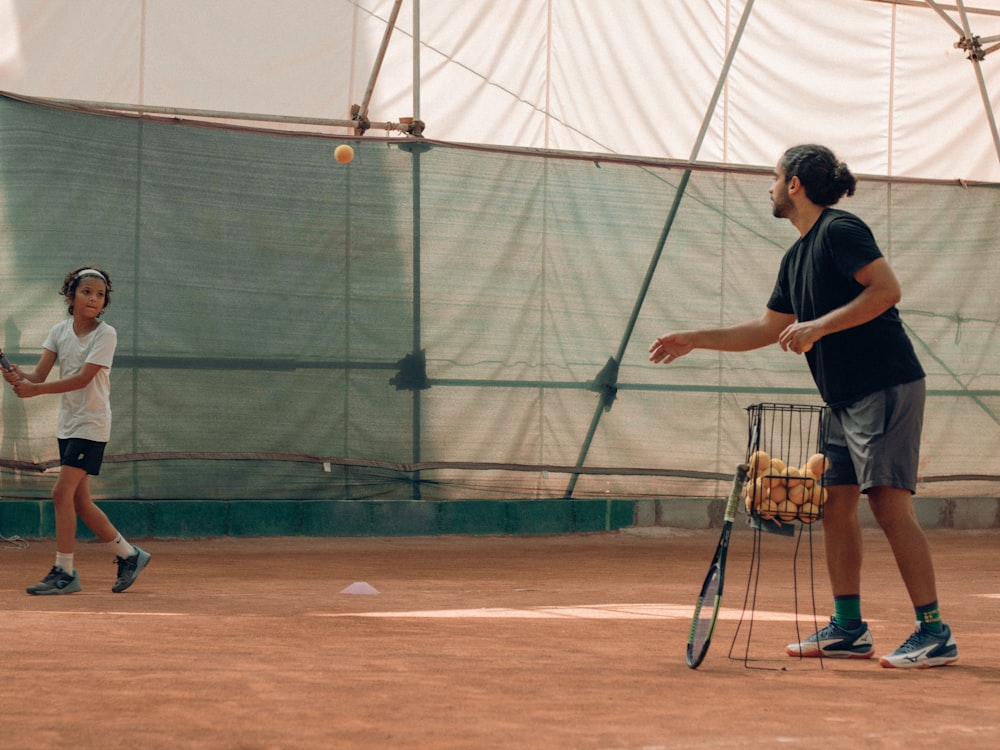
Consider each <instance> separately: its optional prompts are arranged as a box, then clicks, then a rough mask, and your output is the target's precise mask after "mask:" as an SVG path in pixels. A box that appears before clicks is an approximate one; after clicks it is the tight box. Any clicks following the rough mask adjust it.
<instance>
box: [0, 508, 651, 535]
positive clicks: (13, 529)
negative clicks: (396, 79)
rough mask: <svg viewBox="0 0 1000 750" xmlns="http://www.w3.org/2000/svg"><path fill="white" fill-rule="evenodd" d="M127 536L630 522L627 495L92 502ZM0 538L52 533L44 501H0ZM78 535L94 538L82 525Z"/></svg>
mask: <svg viewBox="0 0 1000 750" xmlns="http://www.w3.org/2000/svg"><path fill="white" fill-rule="evenodd" d="M98 504H99V505H100V507H101V508H102V509H103V510H104V512H105V513H107V514H108V517H109V518H110V519H111V521H112V523H114V524H115V526H116V527H118V529H119V530H121V532H122V533H123V534H124V535H125V536H126V537H128V538H130V539H197V538H206V537H218V536H234V537H246V536H258V537H259V536H317V537H324V536H329V537H368V536H372V537H376V536H378V537H385V536H436V535H443V534H467V535H480V536H494V535H530V534H574V533H586V532H599V531H615V530H618V529H621V528H625V527H628V526H632V525H634V523H635V506H636V504H635V502H634V501H632V500H507V501H503V500H462V501H450V502H422V501H405V500H386V501H348V500H330V501H322V500H301V501H294V500H291V501H290V500H232V501H226V500H132V501H125V500H113V501H103V502H99V503H98ZM0 535H3V536H5V537H13V536H20V537H22V538H24V539H46V538H53V537H54V536H55V521H54V516H53V512H52V503H51V502H49V501H48V500H44V501H43V500H26V501H20V500H3V501H0ZM78 537H79V538H80V539H93V534H91V533H90V531H89V530H88V529H87V528H86V527H84V526H83V525H82V524H81V525H80V526H79V528H78Z"/></svg>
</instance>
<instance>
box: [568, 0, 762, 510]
mask: <svg viewBox="0 0 1000 750" xmlns="http://www.w3.org/2000/svg"><path fill="white" fill-rule="evenodd" d="M753 4H754V0H747V4H746V6H745V7H744V8H743V15H742V16H741V17H740V22H739V25H738V26H737V28H736V34H735V35H734V37H733V41H732V44H730V45H729V52H728V53H727V55H726V60H725V63H724V64H723V66H722V71H721V72H720V73H719V80H718V82H717V83H716V84H715V91H714V92H713V93H712V99H711V101H710V102H709V104H708V108H707V109H706V111H705V117H704V119H703V120H702V123H701V129H700V130H699V131H698V136H697V138H696V139H695V143H694V147H693V148H692V149H691V157H690V159H689V160H688V161H690V162H693V161H695V160H696V159H697V157H698V153H699V151H701V146H702V143H704V141H705V136H706V135H707V134H708V128H709V125H710V124H711V122H712V116H713V115H714V113H715V107H716V105H717V104H718V103H719V98H720V97H721V96H722V90H723V88H724V87H725V84H726V79H727V78H728V77H729V69H730V68H731V67H732V65H733V60H734V59H735V57H736V51H737V49H738V48H739V45H740V41H741V40H742V38H743V33H744V31H745V30H746V26H747V22H748V21H749V20H750V12H751V10H752V9H753ZM692 171H693V170H692V169H690V168H688V169H685V170H684V174H683V175H682V176H681V179H680V182H679V183H678V185H677V191H676V192H675V193H674V201H673V205H671V207H670V212H669V213H668V214H667V220H666V222H665V223H664V225H663V231H662V232H661V233H660V239H659V241H658V242H657V244H656V249H655V250H654V251H653V257H652V258H651V259H650V262H649V268H648V269H647V270H646V276H645V278H644V279H643V282H642V286H641V287H640V289H639V294H638V296H637V297H636V300H635V304H634V305H633V306H632V314H631V315H630V316H629V319H628V324H627V325H626V326H625V332H624V334H623V335H622V339H621V342H620V343H619V345H618V351H617V353H616V354H615V356H614V357H612V358H611V359H609V360H608V362H607V364H605V366H604V368H603V369H602V370H601V372H600V373H599V374H598V376H597V377H596V378H595V380H594V383H593V384H592V386H591V388H592V389H593V390H597V391H598V392H600V394H601V396H600V399H599V401H598V404H597V408H596V409H595V410H594V416H593V418H592V419H591V421H590V428H589V429H588V430H587V436H586V437H585V438H584V441H583V446H582V447H581V448H580V455H579V456H578V457H577V460H576V466H578V467H579V466H583V465H584V463H585V462H586V459H587V453H588V452H589V451H590V445H591V443H592V442H593V440H594V434H595V433H596V432H597V426H598V424H600V421H601V415H602V414H603V413H604V412H606V411H608V410H609V409H610V408H611V404H612V402H613V401H614V399H615V395H616V393H617V391H618V388H617V382H618V368H619V367H620V365H621V362H622V359H624V357H625V350H626V349H627V348H628V344H629V340H630V339H631V338H632V332H633V331H634V330H635V324H636V321H637V320H638V319H639V313H640V312H641V311H642V306H643V303H644V302H645V300H646V295H647V294H648V293H649V287H650V284H651V283H652V281H653V274H654V273H655V272H656V269H657V266H658V265H659V263H660V256H661V255H663V247H664V245H666V242H667V237H669V236H670V230H671V229H672V228H673V224H674V220H675V219H676V218H677V211H678V209H679V208H680V204H681V200H682V199H683V198H684V193H685V191H686V190H687V185H688V182H689V181H690V179H691V172H692ZM579 477H580V475H579V474H573V475H572V476H571V477H570V480H569V484H568V485H567V486H566V492H565V495H564V498H565V499H567V500H568V499H570V498H572V496H573V490H574V489H575V488H576V483H577V480H578V479H579ZM608 512H609V513H610V504H609V508H608Z"/></svg>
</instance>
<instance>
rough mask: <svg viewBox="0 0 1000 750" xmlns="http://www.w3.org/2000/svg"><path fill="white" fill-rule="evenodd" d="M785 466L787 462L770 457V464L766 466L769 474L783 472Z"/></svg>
mask: <svg viewBox="0 0 1000 750" xmlns="http://www.w3.org/2000/svg"><path fill="white" fill-rule="evenodd" d="M786 467H787V464H786V463H785V462H784V461H782V460H781V459H780V458H772V459H771V465H770V467H768V471H769V472H770V473H771V474H782V473H784V471H785V468H786Z"/></svg>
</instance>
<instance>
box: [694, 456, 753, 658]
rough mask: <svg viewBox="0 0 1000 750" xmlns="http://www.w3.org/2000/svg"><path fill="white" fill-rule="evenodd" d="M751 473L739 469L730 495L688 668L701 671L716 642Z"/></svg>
mask: <svg viewBox="0 0 1000 750" xmlns="http://www.w3.org/2000/svg"><path fill="white" fill-rule="evenodd" d="M749 470H750V467H749V466H748V465H747V464H740V465H739V466H737V467H736V476H734V477H733V488H732V490H731V491H730V492H729V500H728V501H727V502H726V512H725V515H724V517H723V524H722V536H720V537H719V546H718V547H716V548H715V556H714V557H713V558H712V564H711V565H710V566H709V568H708V575H707V576H705V582H704V583H703V584H702V585H701V594H699V595H698V602H697V603H696V604H695V605H694V617H693V618H692V619H691V632H690V633H689V634H688V642H687V665H688V666H689V667H691V669H697V668H698V665H699V664H701V661H702V659H704V658H705V654H707V653H708V647H709V645H710V644H711V643H712V632H713V631H714V630H715V621H716V620H717V619H718V618H719V605H720V604H721V603H722V582H723V579H724V578H725V573H726V555H727V554H728V553H729V537H730V536H731V535H732V533H733V521H734V520H736V508H737V507H738V506H739V502H740V497H741V496H742V495H743V487H744V486H746V483H747V473H748V472H749Z"/></svg>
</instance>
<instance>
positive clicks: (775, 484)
mask: <svg viewBox="0 0 1000 750" xmlns="http://www.w3.org/2000/svg"><path fill="white" fill-rule="evenodd" d="M769 497H770V499H771V500H772V501H773V502H775V503H779V504H780V503H783V502H785V500H787V499H788V486H787V485H785V484H784V483H783V482H782V481H781V480H780V479H778V480H773V479H772V480H771V493H770V495H769Z"/></svg>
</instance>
